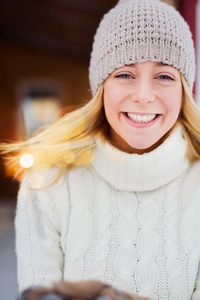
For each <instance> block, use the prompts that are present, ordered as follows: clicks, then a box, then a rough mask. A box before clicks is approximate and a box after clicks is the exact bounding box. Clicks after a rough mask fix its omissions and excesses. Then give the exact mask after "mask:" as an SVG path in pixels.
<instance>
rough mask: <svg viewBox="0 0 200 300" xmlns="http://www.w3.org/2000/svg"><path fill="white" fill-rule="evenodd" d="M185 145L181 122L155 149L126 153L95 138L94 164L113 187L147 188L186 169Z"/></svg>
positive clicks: (170, 178)
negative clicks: (146, 151) (138, 152)
mask: <svg viewBox="0 0 200 300" xmlns="http://www.w3.org/2000/svg"><path fill="white" fill-rule="evenodd" d="M186 152H187V144H186V141H185V139H184V137H183V132H182V127H181V125H179V126H176V127H175V128H174V129H173V131H172V132H171V134H170V135H169V137H168V138H167V139H166V140H165V141H164V142H163V143H162V144H161V145H160V146H159V147H158V148H156V149H155V150H153V151H151V152H149V153H145V154H142V155H139V154H128V153H126V152H122V151H120V150H118V149H117V148H115V147H114V146H112V145H111V144H110V143H108V142H107V143H103V142H102V141H101V140H100V139H99V140H97V147H96V152H95V159H94V161H93V167H94V168H95V170H96V171H97V173H99V175H100V176H101V177H103V178H104V180H106V181H107V182H109V183H110V184H111V185H113V186H114V187H115V188H117V189H119V190H124V191H135V192H137V191H150V190H154V189H156V188H159V187H161V186H163V185H165V184H167V183H169V182H170V181H172V180H174V179H175V178H177V177H178V176H179V175H180V174H181V173H182V172H184V171H185V170H186V168H187V167H188V165H189V161H188V159H187V157H186Z"/></svg>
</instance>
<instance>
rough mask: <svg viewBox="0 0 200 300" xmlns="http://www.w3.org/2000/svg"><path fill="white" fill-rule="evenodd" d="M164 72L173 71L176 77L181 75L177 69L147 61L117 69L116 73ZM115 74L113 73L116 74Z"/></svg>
mask: <svg viewBox="0 0 200 300" xmlns="http://www.w3.org/2000/svg"><path fill="white" fill-rule="evenodd" d="M124 69H127V70H141V71H144V70H160V69H162V70H164V71H171V72H174V73H176V75H179V74H180V72H179V70H177V69H176V68H175V67H173V66H170V65H167V64H164V63H162V62H152V61H147V62H142V63H135V64H130V65H124V66H122V67H120V68H118V69H115V70H114V72H116V71H120V70H124ZM114 72H113V73H114Z"/></svg>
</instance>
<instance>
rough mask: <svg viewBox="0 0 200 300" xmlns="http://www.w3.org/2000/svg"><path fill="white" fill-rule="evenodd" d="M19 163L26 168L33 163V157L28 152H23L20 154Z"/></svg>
mask: <svg viewBox="0 0 200 300" xmlns="http://www.w3.org/2000/svg"><path fill="white" fill-rule="evenodd" d="M19 162H20V165H21V166H22V167H23V168H25V169H28V168H30V167H32V166H33V164H34V157H33V155H32V154H30V153H25V154H22V156H21V157H20V161H19Z"/></svg>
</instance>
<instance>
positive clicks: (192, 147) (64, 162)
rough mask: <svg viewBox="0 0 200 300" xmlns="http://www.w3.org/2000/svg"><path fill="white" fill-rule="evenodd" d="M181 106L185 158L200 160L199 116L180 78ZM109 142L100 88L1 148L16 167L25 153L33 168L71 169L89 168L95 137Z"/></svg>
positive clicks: (179, 119)
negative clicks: (48, 123) (40, 127)
mask: <svg viewBox="0 0 200 300" xmlns="http://www.w3.org/2000/svg"><path fill="white" fill-rule="evenodd" d="M182 84H183V103H182V108H181V111H180V115H179V118H178V121H177V122H179V123H181V124H182V125H183V128H184V133H185V138H186V140H187V144H188V158H189V159H190V160H191V161H193V160H195V159H199V158H200V112H199V109H198V107H197V106H196V104H195V102H194V100H193V96H192V93H191V91H190V89H189V87H188V85H187V83H186V80H185V79H184V77H183V76H182ZM97 135H99V136H101V138H102V139H104V140H108V139H109V125H108V122H107V120H106V117H105V113H104V106H103V84H102V85H100V87H99V89H98V92H97V94H96V96H95V97H94V98H93V99H92V100H91V101H90V102H88V104H86V105H85V106H83V107H81V108H79V109H77V110H75V111H73V112H71V113H69V114H67V115H65V116H63V117H62V118H60V119H59V120H58V121H57V122H55V124H53V125H52V126H50V127H49V128H48V129H46V130H45V131H43V132H41V133H40V134H38V135H36V136H34V137H32V138H30V139H29V140H27V141H23V142H18V143H11V144H1V145H0V150H1V151H2V153H3V154H7V155H8V154H9V156H6V158H7V159H8V160H9V162H12V163H13V164H17V163H18V161H19V154H21V153H24V152H29V153H31V154H32V155H33V157H34V158H35V163H34V168H35V167H36V168H37V167H39V168H47V167H50V166H52V165H57V166H59V167H61V168H66V167H68V168H72V167H76V166H77V165H86V164H90V163H91V160H92V158H93V150H94V147H95V137H96V136H97Z"/></svg>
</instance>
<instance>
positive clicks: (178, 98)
mask: <svg viewBox="0 0 200 300" xmlns="http://www.w3.org/2000/svg"><path fill="white" fill-rule="evenodd" d="M163 99H164V105H165V106H166V108H167V114H170V115H171V116H174V117H177V116H178V115H179V113H180V109H181V106H182V88H181V87H180V88H179V89H176V90H172V91H171V92H170V93H168V94H167V95H164V97H163Z"/></svg>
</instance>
